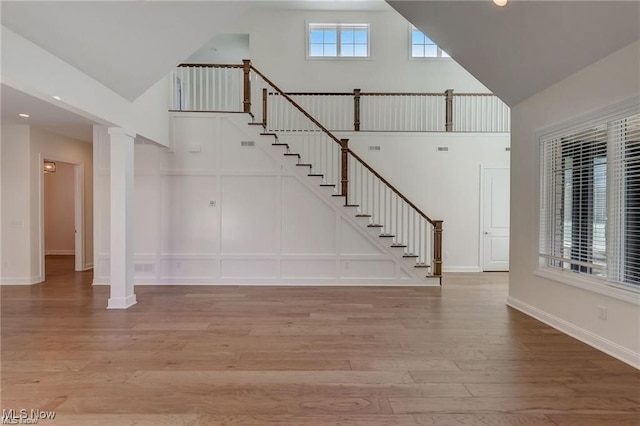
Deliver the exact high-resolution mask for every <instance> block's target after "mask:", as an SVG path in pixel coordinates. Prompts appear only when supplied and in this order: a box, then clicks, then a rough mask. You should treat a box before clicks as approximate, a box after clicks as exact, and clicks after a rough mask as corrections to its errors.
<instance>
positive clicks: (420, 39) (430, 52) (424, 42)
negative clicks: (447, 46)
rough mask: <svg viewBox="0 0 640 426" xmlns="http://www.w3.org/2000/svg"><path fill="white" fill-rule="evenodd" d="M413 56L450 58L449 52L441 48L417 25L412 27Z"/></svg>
mask: <svg viewBox="0 0 640 426" xmlns="http://www.w3.org/2000/svg"><path fill="white" fill-rule="evenodd" d="M411 57H412V58H448V57H449V55H447V52H445V51H444V50H442V49H440V48H439V47H438V46H437V45H436V44H435V43H434V42H433V41H432V40H431V39H430V38H429V37H427V36H426V35H424V33H422V32H421V31H420V30H419V29H417V28H416V27H412V28H411Z"/></svg>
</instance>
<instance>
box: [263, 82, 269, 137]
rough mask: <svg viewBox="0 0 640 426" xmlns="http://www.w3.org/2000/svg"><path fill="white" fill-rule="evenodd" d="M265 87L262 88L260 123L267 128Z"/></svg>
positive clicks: (266, 94)
mask: <svg viewBox="0 0 640 426" xmlns="http://www.w3.org/2000/svg"><path fill="white" fill-rule="evenodd" d="M267 96H268V93H267V89H266V88H264V89H262V125H263V126H264V128H265V129H266V128H267Z"/></svg>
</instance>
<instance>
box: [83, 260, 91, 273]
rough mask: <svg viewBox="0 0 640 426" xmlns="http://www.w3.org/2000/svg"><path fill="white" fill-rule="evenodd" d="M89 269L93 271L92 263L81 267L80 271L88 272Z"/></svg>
mask: <svg viewBox="0 0 640 426" xmlns="http://www.w3.org/2000/svg"><path fill="white" fill-rule="evenodd" d="M90 269H93V262H91V263H86V264H85V265H84V266H83V267H82V270H83V271H88V270H90Z"/></svg>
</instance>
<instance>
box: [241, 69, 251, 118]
mask: <svg viewBox="0 0 640 426" xmlns="http://www.w3.org/2000/svg"><path fill="white" fill-rule="evenodd" d="M242 72H243V74H244V79H243V81H244V83H243V85H242V86H243V88H244V97H243V101H242V105H243V112H246V113H251V61H250V60H249V59H243V60H242Z"/></svg>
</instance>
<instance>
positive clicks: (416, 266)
mask: <svg viewBox="0 0 640 426" xmlns="http://www.w3.org/2000/svg"><path fill="white" fill-rule="evenodd" d="M413 267H414V268H431V265H425V264H424V263H417V264H415V265H413Z"/></svg>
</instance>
